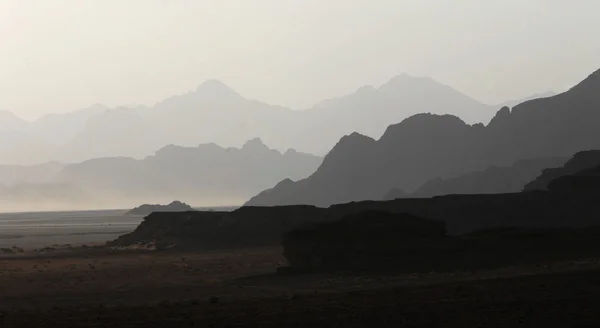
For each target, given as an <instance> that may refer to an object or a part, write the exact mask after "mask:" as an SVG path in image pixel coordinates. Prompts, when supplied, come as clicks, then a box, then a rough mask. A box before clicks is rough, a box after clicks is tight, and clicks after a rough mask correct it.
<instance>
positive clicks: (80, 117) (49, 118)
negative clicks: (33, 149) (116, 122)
mask: <svg viewBox="0 0 600 328" xmlns="http://www.w3.org/2000/svg"><path fill="white" fill-rule="evenodd" d="M107 110H109V108H108V107H106V106H104V105H101V104H96V105H93V106H90V107H87V108H83V109H79V110H76V111H73V112H68V113H62V114H46V115H44V116H42V117H40V118H39V119H37V120H35V121H33V122H31V123H30V124H29V127H28V129H27V131H29V133H31V134H32V135H35V136H37V137H39V138H44V139H45V140H47V141H50V142H51V143H52V144H54V145H57V146H58V145H64V144H65V143H67V142H69V141H71V139H73V138H74V137H75V136H76V135H77V134H78V133H80V132H81V131H83V130H84V129H85V127H86V124H87V122H88V120H89V119H91V118H92V117H94V116H96V115H100V114H102V113H104V112H105V111H107Z"/></svg>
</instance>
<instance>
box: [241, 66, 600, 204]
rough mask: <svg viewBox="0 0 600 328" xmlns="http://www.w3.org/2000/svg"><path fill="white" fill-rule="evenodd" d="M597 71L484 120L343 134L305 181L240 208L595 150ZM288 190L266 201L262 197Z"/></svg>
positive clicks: (411, 184) (352, 197)
mask: <svg viewBox="0 0 600 328" xmlns="http://www.w3.org/2000/svg"><path fill="white" fill-rule="evenodd" d="M599 90H600V70H599V71H597V72H595V73H593V74H592V75H590V76H589V77H588V78H587V79H585V80H584V81H582V82H581V83H580V84H578V85H576V86H575V87H573V88H571V89H570V90H569V91H567V92H565V93H562V94H559V95H556V96H553V97H549V98H542V99H535V100H530V101H527V102H524V103H522V104H520V105H517V106H515V107H514V108H513V110H512V111H511V110H510V109H508V108H506V107H505V108H502V109H501V110H500V111H498V113H497V114H496V116H495V117H494V118H493V119H492V120H491V122H490V123H489V124H488V125H487V126H484V125H482V124H475V125H468V124H466V123H464V122H463V121H461V120H460V119H459V118H457V117H454V116H450V115H443V116H439V115H432V114H418V115H415V116H412V117H410V118H407V119H405V120H403V121H402V122H401V123H399V124H395V125H391V126H389V127H388V129H387V130H386V132H385V133H384V134H383V136H382V137H381V138H380V139H379V140H377V141H375V140H372V139H371V140H370V141H367V140H366V139H365V138H357V137H354V138H345V139H344V138H342V140H341V141H340V142H339V143H338V144H337V145H336V146H335V147H334V148H333V149H332V151H331V152H330V153H329V154H328V155H327V156H326V158H325V160H324V162H323V164H322V166H321V167H320V168H319V169H318V170H317V171H316V172H315V173H314V174H313V175H312V176H310V177H309V178H307V179H305V180H302V181H298V182H296V183H293V184H289V183H288V184H285V185H280V186H279V188H277V189H273V190H271V191H270V192H269V193H263V194H262V195H260V197H259V196H257V197H254V198H252V199H250V200H249V201H248V202H247V205H283V204H313V205H317V206H329V205H331V204H335V203H343V202H349V201H357V200H368V199H381V198H382V197H383V196H384V195H385V194H386V193H387V192H388V191H389V190H391V189H392V188H401V189H402V190H406V191H407V192H413V191H414V190H415V189H416V188H417V187H419V186H420V185H422V184H423V183H425V182H426V181H428V180H430V179H432V178H434V177H439V178H442V179H447V178H450V177H455V176H458V175H461V174H465V173H468V172H472V171H477V170H483V169H486V168H489V167H491V166H508V165H512V163H514V162H515V161H517V160H522V159H534V158H551V157H566V156H571V155H572V154H574V153H576V152H578V151H581V150H586V149H595V148H600V129H598V128H597V126H598V124H600V111H598V108H600V92H598V91H599ZM278 194H279V195H282V194H283V195H292V196H291V197H289V198H285V199H282V197H277V198H276V199H271V198H269V195H278Z"/></svg>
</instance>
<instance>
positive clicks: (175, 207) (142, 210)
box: [125, 200, 194, 215]
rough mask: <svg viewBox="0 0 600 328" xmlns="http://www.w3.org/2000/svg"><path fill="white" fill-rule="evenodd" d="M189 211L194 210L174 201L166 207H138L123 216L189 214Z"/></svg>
mask: <svg viewBox="0 0 600 328" xmlns="http://www.w3.org/2000/svg"><path fill="white" fill-rule="evenodd" d="M189 211H194V209H193V208H192V207H191V206H190V205H188V204H186V203H182V202H180V201H177V200H176V201H173V202H171V203H169V204H168V205H158V204H156V205H150V204H144V205H141V206H138V207H136V208H134V209H132V210H130V211H128V212H127V213H125V214H126V215H149V214H151V213H154V212H189Z"/></svg>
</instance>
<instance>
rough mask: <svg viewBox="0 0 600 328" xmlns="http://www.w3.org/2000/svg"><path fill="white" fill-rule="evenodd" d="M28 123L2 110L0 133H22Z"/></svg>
mask: <svg viewBox="0 0 600 328" xmlns="http://www.w3.org/2000/svg"><path fill="white" fill-rule="evenodd" d="M27 125H28V123H27V122H26V121H25V120H23V119H20V118H19V117H17V116H16V115H15V114H13V113H11V112H9V111H5V110H0V131H22V130H23V129H25V128H26V127H27Z"/></svg>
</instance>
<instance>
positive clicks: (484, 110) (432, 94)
mask: <svg viewBox="0 0 600 328" xmlns="http://www.w3.org/2000/svg"><path fill="white" fill-rule="evenodd" d="M421 112H430V113H437V114H446V113H447V114H453V115H459V116H460V117H462V118H464V119H465V120H466V121H467V122H469V123H473V122H485V123H487V122H488V121H489V120H490V119H491V117H492V116H493V114H494V110H493V108H492V107H490V106H487V105H484V104H481V103H479V102H477V101H475V100H473V99H471V98H469V97H467V96H465V95H463V94H461V93H460V92H458V91H456V90H454V89H452V88H450V87H448V86H445V85H442V84H440V83H437V82H435V81H433V80H432V79H429V78H417V77H411V76H408V75H406V74H403V75H399V76H396V77H394V78H392V79H391V80H390V81H388V82H387V83H385V84H383V85H382V86H380V87H378V88H375V87H372V86H365V87H362V88H360V89H358V90H357V91H356V92H354V93H352V94H349V95H346V96H343V97H339V98H335V99H330V100H326V101H323V102H320V103H318V104H316V105H315V106H313V107H312V108H310V109H306V110H290V109H288V108H285V107H281V106H273V105H269V104H266V103H263V102H260V101H255V100H250V99H246V98H244V97H243V96H242V95H240V94H239V93H237V92H235V91H234V90H232V89H231V88H229V87H228V86H227V85H225V84H224V83H222V82H220V81H217V80H209V81H206V82H204V83H202V84H201V85H199V86H198V87H197V88H196V89H195V90H193V91H191V92H187V93H184V94H180V95H176V96H173V97H170V98H168V99H165V100H163V101H160V102H158V103H156V104H155V105H153V106H150V107H141V108H126V107H117V108H107V107H105V106H102V105H94V106H91V107H89V108H85V109H82V110H78V111H75V112H72V113H67V114H56V115H47V116H44V117H42V118H40V119H39V120H37V121H35V122H32V123H30V124H29V125H28V127H27V129H26V132H27V137H28V138H36V140H38V141H43V142H42V143H44V144H47V145H46V146H45V147H46V149H45V150H44V151H42V152H40V154H43V156H41V155H40V156H35V159H36V161H33V160H29V161H27V160H24V162H27V163H39V162H45V161H50V160H58V161H61V162H78V161H84V160H88V159H92V158H98V157H118V156H124V157H134V158H137V159H141V158H143V157H144V156H145V155H146V154H148V153H151V152H152V151H153V150H156V149H158V148H161V147H164V146H166V145H169V144H176V145H182V146H187V147H191V146H194V145H197V144H198V143H208V142H214V143H217V144H219V145H225V146H228V147H231V146H236V147H237V146H239V145H241V144H242V143H243V142H244V141H245V140H248V139H250V138H253V137H260V138H261V139H262V140H264V141H265V142H266V143H267V144H269V145H270V146H271V147H273V148H274V149H277V150H280V151H283V150H285V149H288V148H293V149H297V150H299V151H303V152H309V153H313V154H326V153H327V152H328V151H329V150H331V148H332V147H333V146H334V145H335V143H336V142H337V141H338V140H339V139H340V137H342V136H344V135H345V134H347V133H349V132H352V131H357V132H359V133H361V134H365V135H368V136H371V137H375V138H379V137H380V136H381V134H382V133H383V132H384V131H385V129H386V127H387V126H388V125H389V124H390V123H391V122H398V121H401V120H402V119H405V118H407V117H409V116H411V115H413V114H416V113H421ZM23 149H25V148H23ZM27 155H31V152H28V153H27ZM13 157H15V158H19V159H21V158H27V156H24V155H15V156H13ZM1 163H3V164H6V163H5V162H4V160H2V161H1ZM11 163H15V161H11Z"/></svg>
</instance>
